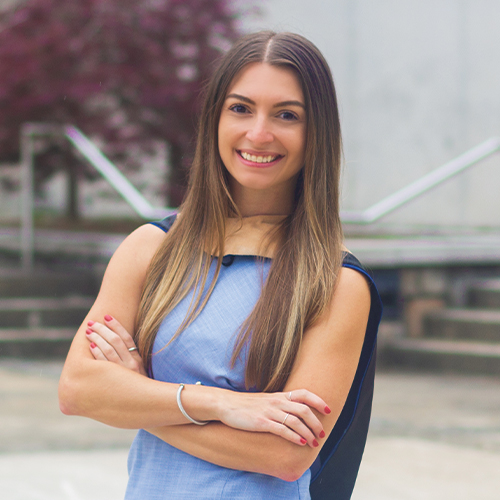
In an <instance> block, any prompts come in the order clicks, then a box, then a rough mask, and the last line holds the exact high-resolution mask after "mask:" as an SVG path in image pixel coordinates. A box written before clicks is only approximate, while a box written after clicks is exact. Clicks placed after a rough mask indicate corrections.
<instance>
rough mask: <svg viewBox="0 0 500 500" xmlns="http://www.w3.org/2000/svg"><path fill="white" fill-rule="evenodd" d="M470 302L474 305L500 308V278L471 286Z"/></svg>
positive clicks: (483, 307)
mask: <svg viewBox="0 0 500 500" xmlns="http://www.w3.org/2000/svg"><path fill="white" fill-rule="evenodd" d="M469 303H470V305H471V306H473V307H480V308H482V309H499V310H500V280H499V279H493V280H486V281H483V282H481V283H477V284H475V285H473V286H471V288H470V290H469Z"/></svg>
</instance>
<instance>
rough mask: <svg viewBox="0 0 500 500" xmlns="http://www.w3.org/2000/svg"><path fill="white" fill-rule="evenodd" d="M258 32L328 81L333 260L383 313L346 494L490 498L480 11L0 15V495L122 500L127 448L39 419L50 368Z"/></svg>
mask: <svg viewBox="0 0 500 500" xmlns="http://www.w3.org/2000/svg"><path fill="white" fill-rule="evenodd" d="M260 29H273V30H276V31H294V32H297V33H300V34H302V35H304V36H306V37H307V38H309V39H310V40H312V41H313V42H314V43H315V44H316V45H317V46H318V47H319V49H320V50H321V51H322V52H323V54H324V55H325V57H326V59H327V60H328V63H329V64H330V66H331V69H332V72H333V75H334V80H335V84H336V87H337V92H338V98H339V103H340V110H341V120H342V127H343V137H344V175H343V183H342V218H343V221H344V229H345V234H346V245H347V246H348V248H350V250H351V251H352V252H353V253H354V254H355V255H356V256H357V257H358V258H360V260H361V261H362V262H363V263H365V264H366V265H367V266H368V267H369V268H370V269H371V270H372V272H373V274H374V276H375V279H376V282H377V284H378V286H379V288H380V291H381V295H382V298H383V301H384V307H385V314H384V319H383V322H382V325H381V330H380V341H379V352H378V366H379V374H378V376H377V385H376V392H375V399H374V412H373V418H372V424H371V428H370V435H369V440H368V443H367V447H366V452H365V458H364V461H363V463H362V467H361V470H360V475H359V479H358V484H357V486H356V489H355V493H354V495H353V498H355V499H357V500H364V499H370V500H371V499H379V498H380V499H384V500H399V499H402V500H405V499H434V498H436V499H437V498H440V499H443V498H453V499H461V498H464V499H465V498H467V499H470V498H478V499H490V498H491V499H493V498H495V499H496V498H498V491H499V489H500V479H499V478H498V470H499V469H500V378H499V375H500V215H499V213H500V199H499V196H498V190H499V186H500V169H499V155H498V154H497V153H498V151H499V150H500V121H499V119H498V117H499V116H500V94H499V92H498V89H499V88H500V66H499V65H498V61H499V60H500V4H499V3H498V2H495V1H494V0H475V1H472V0H432V1H430V0H419V1H416V0H370V1H369V0H328V1H327V0H308V1H307V2H306V1H300V0H286V1H285V0H267V1H265V0H253V1H251V0H233V1H230V0H225V1H222V0H183V1H180V0H170V1H168V0H148V1H143V2H134V1H132V0H121V1H118V0H100V1H98V0H78V1H77V0H65V1H62V0H0V393H1V395H2V396H1V401H2V403H1V404H0V424H1V425H0V463H1V464H2V465H1V466H0V487H1V488H2V490H3V491H6V492H7V496H6V497H5V498H8V499H31V498H33V499H35V498H51V499H59V498H61V499H63V498H64V499H66V498H68V499H84V498H89V499H90V498H93V499H98V498H106V499H110V498H120V497H121V496H122V494H123V491H124V484H125V482H126V467H125V461H126V449H127V447H128V445H129V443H130V441H131V439H132V438H133V435H134V433H133V432H129V431H123V430H116V429H110V428H108V427H105V426H102V425H100V424H98V423H95V422H91V421H86V420H85V419H80V418H77V417H71V418H69V417H64V416H62V415H61V414H59V411H58V407H57V395H56V388H57V379H58V376H59V373H60V370H61V367H62V360H63V359H64V355H65V353H66V352H67V349H68V347H69V343H70V340H71V338H72V336H73V335H74V331H75V328H76V327H77V326H78V325H79V323H80V321H81V320H82V318H83V317H84V316H85V313H86V311H87V310H88V308H89V307H90V305H91V304H92V301H93V298H94V297H95V295H96V293H97V290H98V287H99V283H100V280H101V278H102V273H103V271H104V268H105V266H106V263H107V261H108V260H109V257H110V256H111V255H112V253H113V251H114V250H115V249H116V247H117V246H118V245H119V243H120V242H121V241H122V240H123V238H124V237H125V235H126V234H127V233H128V232H130V231H131V230H133V229H134V228H135V227H137V226H139V225H140V224H143V223H144V222H145V221H148V220H154V219H158V218H161V217H163V216H164V215H165V214H167V213H169V212H171V211H172V210H174V209H175V207H177V206H178V204H179V203H180V201H181V200H182V197H183V194H184V190H185V184H186V172H187V169H188V167H189V163H190V160H191V157H192V153H193V138H194V133H195V130H196V120H197V116H198V113H199V107H200V92H201V89H202V88H203V85H204V82H205V81H206V79H207V77H208V75H209V74H210V72H211V69H212V68H213V65H214V63H215V61H216V60H217V58H218V57H219V56H220V55H221V54H222V53H224V51H226V50H227V49H228V47H230V45H231V43H232V42H233V41H234V40H236V39H237V38H238V37H239V36H240V35H241V34H244V33H247V32H251V31H256V30H260ZM89 477H91V478H92V480H91V481H89Z"/></svg>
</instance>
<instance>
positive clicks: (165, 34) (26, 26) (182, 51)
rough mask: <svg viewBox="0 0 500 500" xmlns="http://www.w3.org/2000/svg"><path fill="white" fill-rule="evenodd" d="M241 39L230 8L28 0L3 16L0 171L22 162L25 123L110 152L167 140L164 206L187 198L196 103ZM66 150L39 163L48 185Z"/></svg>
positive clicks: (209, 0)
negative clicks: (94, 142) (79, 137)
mask: <svg viewBox="0 0 500 500" xmlns="http://www.w3.org/2000/svg"><path fill="white" fill-rule="evenodd" d="M238 36H239V33H238V20H237V16H236V14H235V12H234V10H233V8H232V5H231V2H230V1H229V0H142V1H137V0H27V1H24V2H20V3H19V4H18V6H17V7H15V8H11V9H9V10H7V11H4V12H3V13H1V14H0V161H10V162H13V161H17V159H18V157H19V131H20V127H21V125H22V124H23V123H25V122H48V123H61V124H74V125H76V126H78V127H79V128H81V129H82V130H83V132H84V133H86V134H88V135H92V136H98V137H100V138H101V139H102V140H103V142H104V143H105V144H108V145H110V147H109V150H108V151H107V152H108V153H109V154H111V156H113V155H114V156H115V157H119V156H120V155H124V154H125V152H126V150H127V147H128V146H129V145H130V144H131V143H134V144H141V143H143V144H147V143H148V142H150V141H151V140H154V139H156V140H157V139H161V140H165V141H166V142H167V143H168V145H169V149H170V159H171V164H172V174H171V178H170V179H168V192H167V195H168V197H167V200H168V202H169V203H170V204H172V205H174V206H175V205H177V204H178V203H179V202H180V201H181V199H182V196H183V194H184V185H185V168H186V166H187V165H188V163H189V160H190V158H191V155H192V151H193V138H194V134H195V127H196V118H197V113H198V110H199V105H200V100H199V93H200V90H201V88H202V87H203V84H204V82H205V81H206V79H207V77H208V76H209V74H210V72H211V69H212V67H213V64H214V61H215V60H216V59H217V58H218V57H219V56H220V54H221V53H222V52H224V51H225V50H227V48H228V47H229V46H230V45H231V43H232V42H233V41H234V40H235V39H236V38H237V37H238ZM67 161H68V157H67V153H66V152H65V151H64V148H63V147H62V146H60V145H59V146H55V147H51V148H47V149H46V150H45V151H44V153H43V154H41V155H40V156H39V158H38V160H37V173H38V175H39V176H41V177H42V178H44V177H45V178H46V177H47V176H48V175H50V174H51V173H52V172H53V171H54V170H55V169H57V168H59V167H60V166H61V165H62V163H66V162H67Z"/></svg>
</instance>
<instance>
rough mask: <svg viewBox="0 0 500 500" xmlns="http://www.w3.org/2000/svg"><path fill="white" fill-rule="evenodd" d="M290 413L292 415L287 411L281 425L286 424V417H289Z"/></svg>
mask: <svg viewBox="0 0 500 500" xmlns="http://www.w3.org/2000/svg"><path fill="white" fill-rule="evenodd" d="M288 415H290V413H287V414H286V415H285V418H284V419H283V422H281V425H285V422H286V419H287V418H288Z"/></svg>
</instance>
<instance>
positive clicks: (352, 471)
mask: <svg viewBox="0 0 500 500" xmlns="http://www.w3.org/2000/svg"><path fill="white" fill-rule="evenodd" d="M174 220H175V216H173V217H167V218H166V219H164V220H163V221H160V222H158V223H154V224H155V225H157V226H158V227H159V228H161V229H162V230H164V231H168V229H169V228H170V227H171V225H172V224H173V222H174ZM269 222H271V223H272V221H269ZM251 224H252V222H250V225H251ZM247 227H248V226H247ZM257 234H258V233H257ZM254 235H255V233H254ZM233 242H234V240H233ZM254 242H255V241H254ZM238 244H241V240H240V241H239V242H238ZM238 244H236V247H233V248H238ZM245 245H246V243H245V241H243V245H242V246H241V245H240V247H239V248H238V250H237V251H235V252H234V253H235V254H230V255H226V256H225V257H223V259H222V266H221V270H220V273H219V277H218V279H217V284H216V286H215V288H214V290H213V292H212V295H211V296H210V299H209V300H208V302H207V304H206V306H205V307H204V309H203V310H202V311H201V313H200V314H199V316H198V317H197V318H196V319H195V320H194V321H193V322H192V323H191V325H189V327H188V328H187V329H185V330H184V331H183V332H182V333H181V335H180V336H179V337H178V338H177V339H175V340H174V341H173V342H172V343H171V344H169V345H168V346H167V347H165V346H166V345H167V344H168V342H169V341H170V339H171V338H172V336H173V335H174V333H175V332H176V331H177V328H178V327H179V325H180V324H181V323H182V321H183V320H184V318H185V317H186V313H187V310H188V307H189V305H190V301H191V298H192V294H191V295H188V296H187V297H186V298H185V299H184V300H183V301H182V302H181V303H180V304H179V305H178V306H177V307H176V308H175V309H174V311H172V312H171V313H170V314H169V315H168V316H167V317H166V318H165V320H164V321H163V323H162V324H161V326H160V329H159V332H158V335H157V337H156V340H155V344H154V348H153V353H155V354H154V355H153V358H152V370H153V376H154V378H155V379H157V380H163V381H165V382H172V383H175V384H178V383H186V384H195V383H196V382H198V381H200V382H201V383H202V384H203V385H207V386H215V387H221V388H224V389H230V390H234V391H245V390H246V389H245V382H244V380H245V359H246V353H245V352H243V353H242V355H241V356H240V359H238V360H237V362H236V364H235V366H234V367H231V356H232V353H233V350H234V345H235V341H236V338H237V334H238V332H239V328H240V326H241V324H242V323H243V321H244V320H245V319H246V318H247V317H248V315H249V314H250V312H251V311H252V309H253V307H254V305H255V303H256V302H257V300H258V297H259V295H260V293H261V290H262V286H263V284H264V282H265V279H266V277H267V274H268V271H269V267H270V264H271V260H270V259H269V258H262V257H255V256H253V255H250V254H249V252H246V248H245ZM250 247H252V244H250ZM242 250H243V251H242ZM216 264H217V261H216V259H214V260H213V262H212V264H211V267H210V273H209V277H208V280H207V283H210V281H211V278H212V276H213V274H214V272H215V268H216ZM343 265H344V266H346V267H350V268H352V269H355V270H356V271H358V272H360V273H361V274H362V275H364V276H365V278H366V279H367V282H368V284H369V286H370V293H371V307H370V314H369V318H368V324H367V328H366V334H365V340H364V343H363V348H362V351H361V356H360V360H359V364H358V368H357V370H356V375H355V377H354V381H353V383H352V386H351V389H350V391H349V395H348V397H347V400H346V402H345V405H344V408H343V410H342V412H341V414H340V416H339V418H338V420H337V423H336V424H335V426H334V428H333V430H332V432H331V434H330V436H329V438H328V439H327V441H326V443H325V444H324V446H323V448H322V450H321V452H320V454H319V455H318V457H317V459H316V461H315V463H314V464H313V466H312V467H311V469H309V470H307V471H306V472H305V473H304V475H303V476H302V477H301V478H299V479H298V480H297V481H294V482H286V481H282V480H281V479H277V478H274V477H271V476H267V475H264V474H256V473H251V472H244V471H237V470H232V469H228V468H225V467H220V466H218V465H214V464H212V463H209V462H206V461H204V460H200V459H198V458H196V457H193V456H191V455H189V454H187V453H184V452H182V451H180V450H178V449H176V448H174V447H172V446H170V445H168V444H167V443H165V442H164V441H162V440H161V439H158V438H157V437H155V436H153V435H151V434H149V433H148V432H146V431H144V430H140V431H139V432H138V434H137V437H136V438H135V440H134V442H133V444H132V447H131V450H130V454H129V459H128V471H129V482H128V486H127V491H126V496H125V499H126V500H160V499H161V500H164V499H168V500H196V499H204V500H212V499H214V500H215V499H224V500H259V499H266V500H270V499H272V500H295V499H296V500H299V499H300V500H310V499H311V497H312V499H313V500H323V499H327V498H328V499H330V498H335V499H336V500H348V499H349V498H350V497H351V493H352V490H353V488H354V484H355V481H356V476H357V472H358V468H359V464H360V462H361V457H362V455H363V449H364V445H365V441H366V436H367V432H368V424H369V420H370V412H371V402H372V396H373V381H374V370H375V349H376V337H377V329H378V325H379V322H380V318H381V314H382V304H381V301H380V297H379V295H378V292H377V289H376V287H375V284H374V283H373V279H372V278H371V276H370V275H369V273H368V272H367V271H366V270H365V269H364V268H363V267H362V266H361V264H360V263H359V261H358V260H357V259H356V258H355V257H354V256H352V255H351V254H349V253H347V254H345V255H344V262H343ZM207 288H208V285H207ZM205 291H206V290H205ZM332 383H334V381H332Z"/></svg>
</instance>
